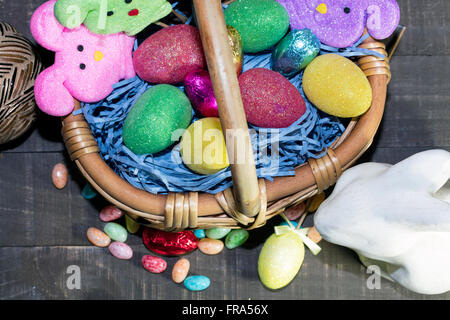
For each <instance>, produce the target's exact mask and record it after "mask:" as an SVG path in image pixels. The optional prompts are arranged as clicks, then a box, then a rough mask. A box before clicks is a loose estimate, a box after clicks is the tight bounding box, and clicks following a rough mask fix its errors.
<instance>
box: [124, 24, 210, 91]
mask: <svg viewBox="0 0 450 320" xmlns="http://www.w3.org/2000/svg"><path fill="white" fill-rule="evenodd" d="M133 62H134V68H135V70H136V73H137V74H138V75H139V77H141V78H142V79H143V80H145V81H148V82H151V83H164V84H175V83H179V82H182V81H183V80H184V78H185V77H186V75H187V74H188V73H189V72H191V71H193V70H197V69H202V68H204V67H205V65H206V59H205V56H204V54H203V47H202V42H201V38H200V34H199V32H198V30H197V28H195V27H193V26H189V25H185V24H182V25H176V26H171V27H168V28H164V29H162V30H160V31H158V32H156V33H155V34H153V35H151V36H150V37H149V38H147V39H146V40H145V41H144V42H143V43H142V44H141V45H140V46H139V48H138V49H137V50H136V52H135V53H134V57H133Z"/></svg>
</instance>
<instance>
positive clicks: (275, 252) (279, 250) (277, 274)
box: [258, 232, 305, 290]
mask: <svg viewBox="0 0 450 320" xmlns="http://www.w3.org/2000/svg"><path fill="white" fill-rule="evenodd" d="M304 257H305V246H304V244H303V241H302V240H301V238H300V237H299V236H298V235H297V234H295V233H294V232H288V233H284V234H281V235H276V234H273V235H271V236H270V237H269V238H268V239H267V240H266V242H265V243H264V246H263V248H262V250H261V252H260V254H259V260H258V274H259V277H260V279H261V282H262V283H263V284H264V285H265V286H266V287H267V288H269V289H272V290H278V289H281V288H283V287H285V286H287V285H288V284H289V283H290V282H291V281H292V280H293V279H294V278H295V276H296V275H297V273H298V272H299V270H300V268H301V266H302V263H303V259H304Z"/></svg>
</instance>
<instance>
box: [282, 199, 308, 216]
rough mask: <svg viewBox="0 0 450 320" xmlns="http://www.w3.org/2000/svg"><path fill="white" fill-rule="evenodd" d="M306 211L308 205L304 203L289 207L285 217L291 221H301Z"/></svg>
mask: <svg viewBox="0 0 450 320" xmlns="http://www.w3.org/2000/svg"><path fill="white" fill-rule="evenodd" d="M305 211H306V204H305V203H304V202H302V203H299V204H297V205H295V206H292V207H289V208H287V209H286V211H285V212H284V215H285V216H286V218H288V219H289V220H297V219H300V217H301V216H302V215H303V214H304V213H305Z"/></svg>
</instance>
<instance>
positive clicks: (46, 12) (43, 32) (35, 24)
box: [30, 0, 64, 51]
mask: <svg viewBox="0 0 450 320" xmlns="http://www.w3.org/2000/svg"><path fill="white" fill-rule="evenodd" d="M55 3H56V1H55V0H51V1H47V2H45V3H44V4H43V5H41V6H40V7H39V8H38V9H37V10H36V11H35V12H34V13H33V16H32V17H31V23H30V26H31V33H32V35H33V37H34V39H35V40H36V41H37V42H38V43H39V44H40V45H41V46H43V47H45V48H46V49H48V50H51V51H59V50H60V49H61V48H62V46H63V41H62V34H63V31H64V26H62V25H61V24H59V23H58V21H57V20H56V18H55V15H54V13H53V10H54V6H55Z"/></svg>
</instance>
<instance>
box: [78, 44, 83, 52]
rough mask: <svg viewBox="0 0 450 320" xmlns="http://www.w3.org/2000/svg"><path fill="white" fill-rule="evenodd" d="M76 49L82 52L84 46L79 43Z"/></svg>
mask: <svg viewBox="0 0 450 320" xmlns="http://www.w3.org/2000/svg"><path fill="white" fill-rule="evenodd" d="M77 49H78V51H80V52H83V50H84V47H83V46H82V45H81V44H80V45H79V46H78V48H77Z"/></svg>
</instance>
